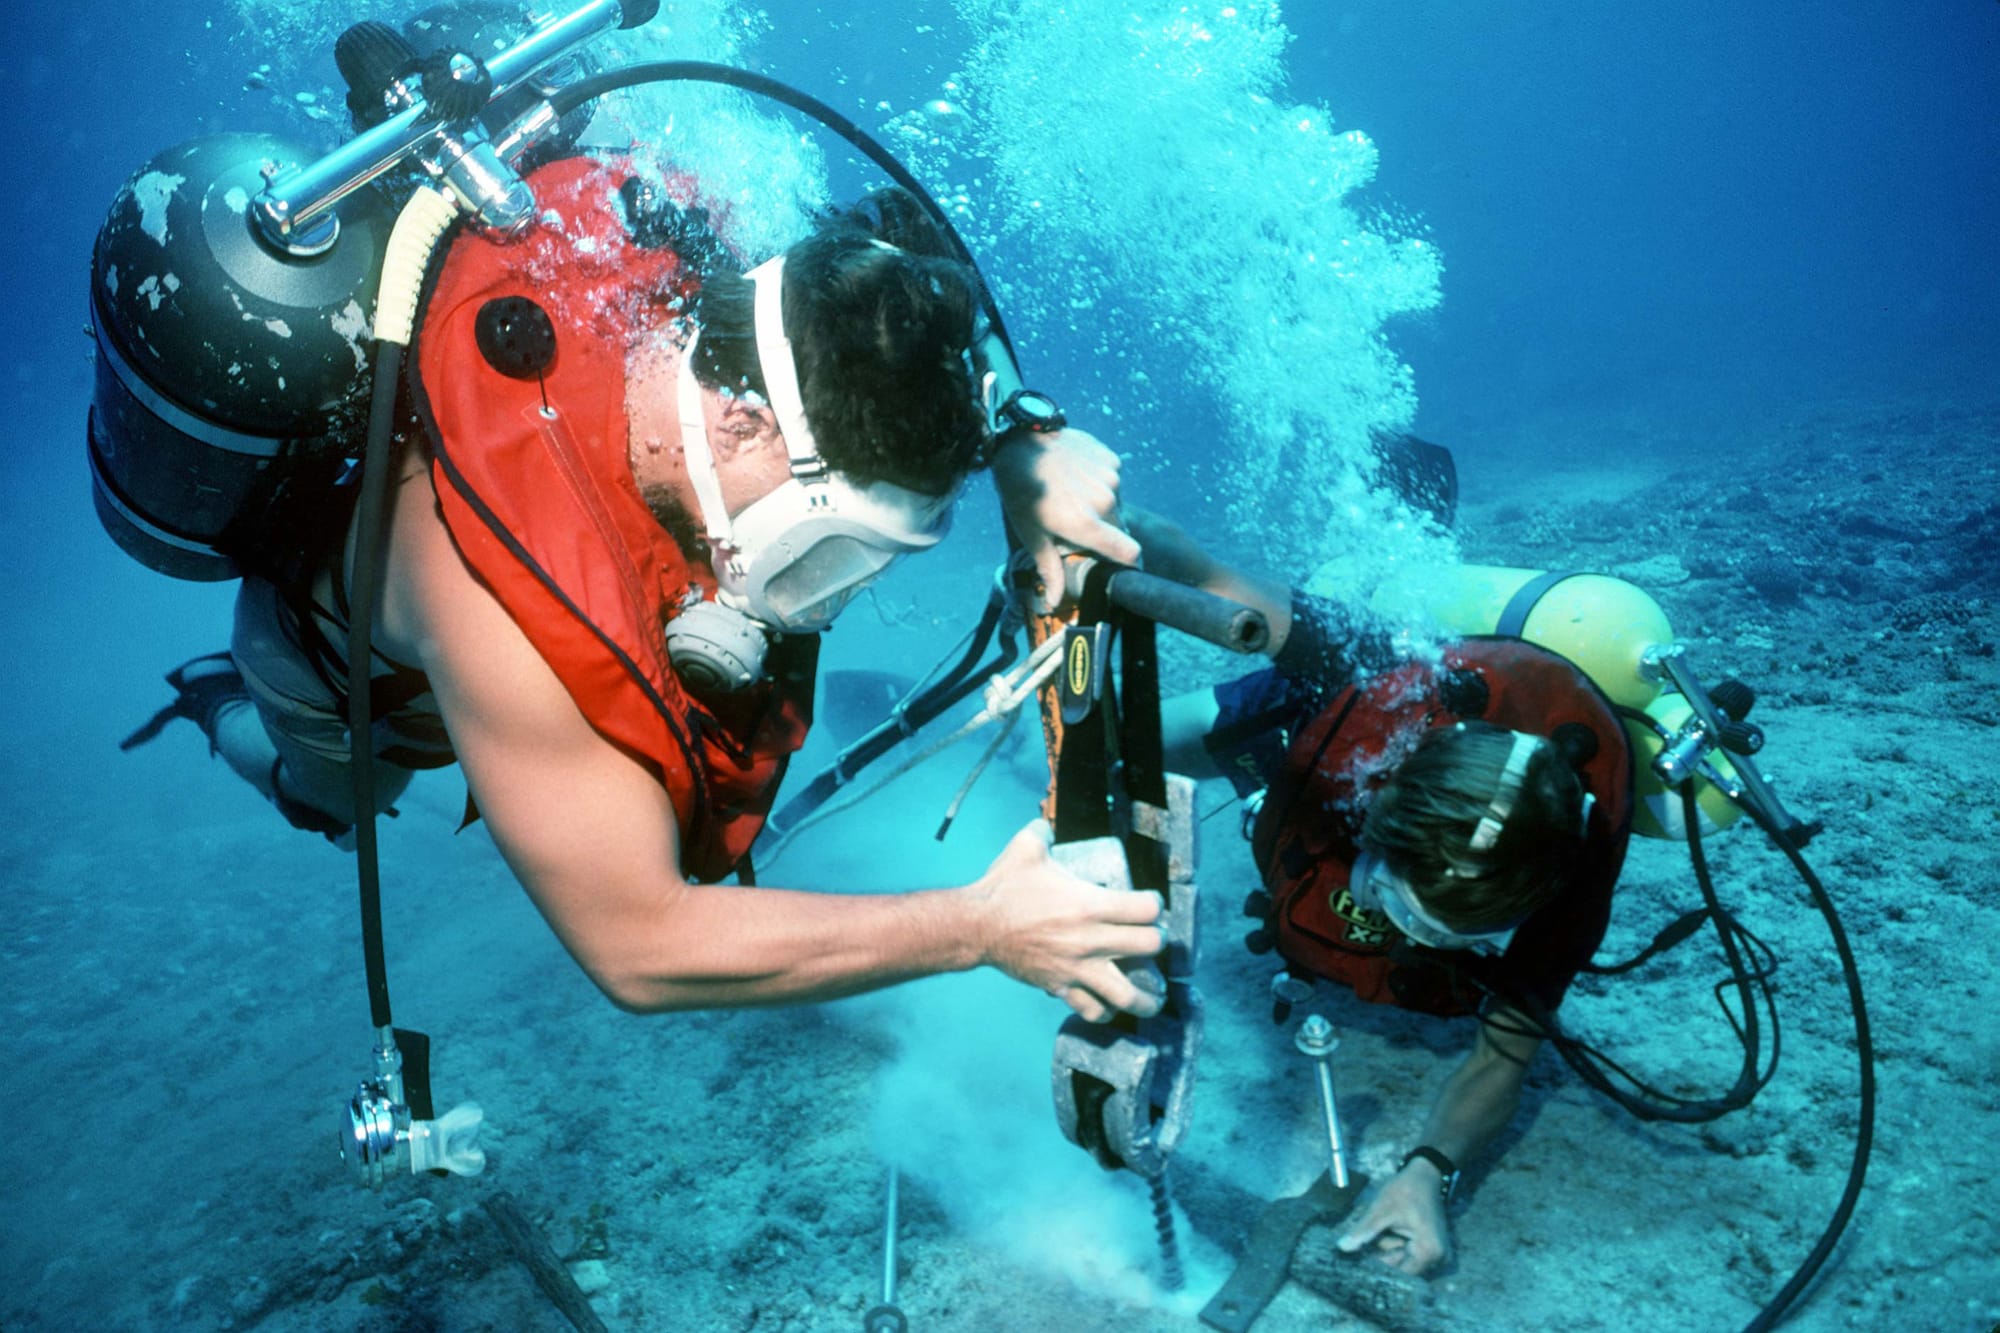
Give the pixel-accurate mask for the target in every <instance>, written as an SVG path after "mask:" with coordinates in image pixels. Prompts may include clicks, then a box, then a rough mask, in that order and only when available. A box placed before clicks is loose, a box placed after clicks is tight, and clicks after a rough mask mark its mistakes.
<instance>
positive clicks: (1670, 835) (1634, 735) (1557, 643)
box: [1373, 565, 1743, 841]
mask: <svg viewBox="0 0 2000 1333" xmlns="http://www.w3.org/2000/svg"><path fill="white" fill-rule="evenodd" d="M1373 602H1374V605H1375V607H1376V609H1377V610H1378V611H1380V610H1385V609H1386V608H1388V607H1395V608H1398V609H1399V610H1400V609H1402V608H1412V607H1413V608H1417V609H1418V610H1420V611H1421V612H1422V613H1423V614H1424V615H1427V616H1428V617H1430V618H1431V619H1432V620H1433V621H1435V622H1436V624H1437V625H1438V626H1439V627H1440V628H1441V629H1443V630H1445V631H1446V632H1448V633H1452V634H1501V635H1507V636H1509V637H1512V638H1519V639H1523V640H1525V641H1527V642H1528V643H1532V644H1534V645H1535V646H1536V647H1538V648H1546V649H1548V650H1549V651H1550V652H1552V653H1557V654H1560V655H1561V656H1563V657H1565V658H1567V659H1568V660H1569V661H1570V662H1572V663H1574V664H1575V665H1576V667H1577V668H1578V669H1579V670H1581V671H1582V672H1583V673H1584V674H1585V675H1587V676H1589V677H1590V679H1591V680H1592V682H1594V683H1595V684H1596V686H1597V688H1599V689H1600V690H1603V691H1604V694H1605V697H1606V698H1608V699H1610V700H1611V702H1612V703H1613V704H1616V705H1618V706H1619V707H1621V708H1626V709H1632V710H1635V711H1637V712H1641V713H1644V714H1645V715H1646V717H1647V718H1649V719H1650V721H1651V725H1649V724H1648V723H1646V722H1641V721H1639V720H1638V719H1636V718H1630V717H1628V718H1626V720H1625V735H1626V738H1627V740H1628V741H1629V742H1630V743H1631V746H1632V759H1633V764H1632V774H1633V787H1634V795H1635V796H1636V797H1637V798H1638V799H1637V800H1636V801H1635V802H1634V804H1633V810H1632V829H1633V831H1634V832H1636V833H1641V834H1644V835H1645V836H1647V837H1649V838H1667V839H1672V840H1674V841H1684V840H1685V839H1686V837H1687V828H1686V824H1685V821H1684V820H1683V818H1682V812H1681V798H1680V795H1679V793H1678V792H1676V791H1673V790H1671V789H1669V788H1668V787H1667V785H1666V784H1665V783H1664V782H1662V781H1661V780H1660V776H1659V774H1658V773H1656V772H1654V770H1653V760H1654V759H1655V758H1656V757H1657V756H1658V755H1659V754H1660V752H1661V750H1662V749H1663V748H1664V742H1663V741H1662V740H1661V734H1660V733H1661V731H1662V730H1663V731H1664V732H1665V733H1666V734H1668V735H1672V734H1674V733H1675V732H1677V731H1679V729H1680V728H1681V726H1682V724H1683V723H1685V722H1686V721H1687V719H1688V717H1689V714H1690V713H1691V712H1692V709H1691V707H1690V705H1689V704H1688V702H1687V700H1686V699H1684V698H1683V697H1682V696H1681V695H1680V694H1679V693H1677V692H1674V691H1668V690H1663V689H1662V688H1661V675H1660V673H1659V672H1658V671H1657V670H1656V669H1654V668H1653V667H1652V666H1651V665H1650V663H1649V661H1648V657H1649V654H1650V653H1652V652H1653V651H1654V650H1655V649H1661V648H1666V647H1667V646H1669V645H1671V644H1672V643H1673V640H1674V632H1673V627H1672V626H1671V625H1669V624H1668V623H1667V616H1666V613H1665V612H1664V611H1662V610H1661V609H1660V604H1659V603H1658V602H1656V601H1654V600H1653V598H1652V596H1651V594H1649V593H1647V592H1646V591H1645V589H1643V588H1640V587H1639V586H1638V585H1636V584H1633V583H1628V582H1626V581H1625V580H1624V579H1619V578H1612V577H1611V576H1610V575H1607V574H1572V573H1567V572H1564V571H1560V570H1555V571H1542V570H1534V569H1510V568H1507V567H1505V566H1500V565H1459V566H1456V567H1452V568H1447V569H1431V570H1426V571H1424V572H1423V573H1422V574H1421V575H1418V574H1414V573H1412V574H1408V575H1403V576H1400V577H1398V578H1394V579H1391V580H1389V581H1388V582H1387V583H1385V584H1384V585H1383V586H1382V587H1381V588H1380V589H1378V590H1377V592H1376V594H1375V597H1374V599H1373ZM1655 728H1659V729H1660V730H1655ZM1708 762H1709V763H1711V764H1713V765H1714V766H1715V768H1716V769H1717V770H1718V771H1720V772H1721V773H1723V775H1724V776H1725V777H1728V778H1731V779H1733V778H1734V777H1735V770H1734V769H1733V767H1732V766H1731V765H1730V763H1729V759H1728V756H1727V755H1726V754H1724V753H1722V752H1721V751H1717V752H1715V753H1714V754H1712V755H1710V756H1709V759H1708ZM1694 781H1695V782H1696V784H1697V786H1696V801H1695V803H1696V806H1697V808H1698V809H1699V810H1700V811H1701V814H1702V828H1701V831H1702V832H1703V833H1713V832H1715V831H1717V830H1719V829H1723V828H1727V827H1728V826H1729V825H1730V824H1732V823H1734V822H1735V821H1736V819H1737V818H1738V817H1739V816H1740V815H1741V814H1742V813H1743V812H1742V810H1741V809H1739V808H1738V807H1737V805H1736V804H1735V802H1733V801H1731V800H1730V799H1729V798H1728V797H1727V796H1725V795H1724V794H1723V793H1722V791H1721V790H1720V789H1719V788H1717V787H1716V786H1715V784H1714V783H1712V782H1710V781H1709V780H1708V779H1707V778H1705V777H1701V776H1697V777H1696V778H1695V779H1694Z"/></svg>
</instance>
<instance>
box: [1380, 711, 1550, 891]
mask: <svg viewBox="0 0 2000 1333" xmlns="http://www.w3.org/2000/svg"><path fill="white" fill-rule="evenodd" d="M1513 748H1514V733H1513V732H1511V731H1508V730H1507V729H1505V728H1504V727H1496V726H1493V725H1491V724H1490V723H1486V722H1466V723H1463V724H1460V725H1458V726H1454V727H1446V728H1440V729H1438V730H1435V731H1431V732H1427V733H1425V735H1424V738H1423V739H1422V740H1421V741H1420V742H1418V744H1417V748H1416V750H1415V751H1414V752H1412V753H1411V755H1410V757H1409V758H1408V759H1405V760H1404V761H1403V762H1402V764H1401V765H1400V766H1398V768H1397V769H1396V772H1395V775H1394V776H1393V777H1391V778H1390V779H1389V782H1388V785H1387V786H1385V787H1383V788H1382V790H1381V791H1380V792H1378V793H1377V794H1376V796H1375V798H1374V800H1373V801H1372V802H1371V803H1370V805H1369V807H1368V817H1367V820H1366V822H1365V823H1364V824H1363V825H1362V829H1361V843H1362V846H1363V847H1365V848H1366V849H1367V850H1369V851H1371V852H1374V853H1375V854H1376V855H1377V856H1380V857H1381V858H1382V859H1383V860H1384V861H1385V862H1386V863H1387V864H1388V866H1389V868H1390V869H1391V870H1393V871H1395V872H1396V873H1397V874H1399V875H1401V876H1402V877H1403V878H1404V879H1406V880H1408V881H1409V884H1410V887H1411V888H1412V889H1414V890H1415V891H1416V894H1417V896H1418V897H1419V898H1420V899H1421V900H1422V901H1423V904H1424V906H1425V908H1426V909H1428V910H1429V911H1430V912H1431V914H1432V915H1434V916H1436V917H1437V918H1438V919H1439V920H1440V921H1442V922H1443V923H1444V924H1446V925H1448V926H1452V927H1455V928H1457V929H1461V930H1497V929H1500V928H1502V927H1504V926H1508V925H1511V924H1513V923H1515V922H1518V921H1520V920H1521V919H1522V918H1523V917H1526V916H1527V915H1529V914H1530V913H1532V912H1534V911H1536V910H1537V909H1539V908H1541V907H1543V906H1544V905H1546V904H1547V903H1549V902H1550V901H1551V900H1553V899H1554V898H1555V897H1556V895H1557V894H1559V893H1561V892H1562V890H1563V889H1564V887H1565V886H1567V885H1568V883H1569V882H1570V879H1571V878H1572V876H1574V874H1575V873H1576V867H1577V862H1578V859H1579V856H1580V854H1581V852H1582V850H1583V837H1582V824H1583V782H1582V780H1581V779H1580V778H1579V777H1578V776H1577V774H1576V771H1575V770H1574V769H1572V768H1571V767H1570V763H1569V760H1568V758H1567V757H1566V756H1565V753H1564V751H1563V748H1562V747H1561V746H1559V745H1555V744H1547V743H1545V744H1543V745H1542V746H1541V747H1540V748H1539V749H1537V750H1536V751H1535V752H1534V753H1533V754H1532V755H1530V756H1529V758H1528V768H1527V772H1526V774H1525V775H1524V776H1523V778H1522V781H1521V789H1520V791H1519V792H1518V793H1517V794H1516V796H1515V798H1514V806H1513V809H1512V810H1511V811H1510V812H1509V813H1508V815H1507V818H1506V820H1505V822H1504V823H1503V824H1502V827H1501V830H1500V836H1499V839H1498V841H1496V842H1495V843H1494V845H1493V846H1492V847H1491V848H1490V849H1488V850H1486V851H1474V850H1472V846H1471V844H1472V837H1473V833H1474V832H1475V831H1476V830H1477V829H1478V827H1479V821H1480V820H1481V819H1482V818H1484V817H1485V815H1486V812H1487V809H1488V807H1490V806H1491V805H1492V803H1493V797H1494V793H1495V792H1496V791H1498V789H1499V786H1500V777H1501V774H1502V773H1503V772H1504V771H1505V770H1506V766H1507V757H1508V755H1509V754H1510V753H1511V752H1512V750H1513Z"/></svg>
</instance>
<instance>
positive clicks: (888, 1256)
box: [882, 1165, 897, 1305]
mask: <svg viewBox="0 0 2000 1333" xmlns="http://www.w3.org/2000/svg"><path fill="white" fill-rule="evenodd" d="M896 1180H897V1173H896V1168H895V1167H894V1166H893V1165H892V1166H891V1167H890V1168H889V1207H888V1215H887V1218H886V1220H885V1221H884V1222H883V1224H882V1304H884V1305H894V1304H895V1303H896Z"/></svg>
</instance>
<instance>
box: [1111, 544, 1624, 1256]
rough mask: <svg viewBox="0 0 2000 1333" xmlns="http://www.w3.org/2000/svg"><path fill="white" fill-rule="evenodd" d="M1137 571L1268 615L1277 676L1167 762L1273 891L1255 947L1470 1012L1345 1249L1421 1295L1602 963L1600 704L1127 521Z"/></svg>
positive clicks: (1382, 999)
mask: <svg viewBox="0 0 2000 1333" xmlns="http://www.w3.org/2000/svg"><path fill="white" fill-rule="evenodd" d="M1127 518H1128V521H1129V522H1130V523H1131V526H1132V529H1133V531H1134V532H1135V534H1136V535H1137V536H1138V537H1139V539H1140V542H1141V544H1142V545H1143V546H1144V548H1145V550H1146V553H1147V567H1148V568H1149V569H1151V570H1153V571H1155V572H1159V573H1162V574H1164V575H1166V576H1167V577H1170V578H1174V579H1176V580H1179V581H1184V582H1187V583H1190V584H1192V585H1194V586H1196V587H1201V588H1205V589H1207V590H1209V591H1212V592H1217V593H1220V594H1222V595H1224V596H1228V597H1231V598H1233V599H1235V600H1238V601H1242V602H1244V603H1245V604H1247V605H1250V606H1254V607H1257V608H1259V609H1261V610H1263V611H1264V613H1265V615H1266V617H1267V618H1268V619H1269V621H1270V625H1271V651H1272V654H1273V659H1274V660H1273V665H1272V666H1271V667H1270V668H1267V669H1265V670H1263V671H1261V672H1258V673H1256V674H1253V675H1250V676H1247V677H1244V678H1242V679H1238V680H1233V681H1229V682H1227V683H1224V684H1221V685H1218V686H1216V687H1215V688H1214V689H1212V690H1209V691H1202V692H1199V693H1196V694H1191V695H1184V696H1181V697H1179V698H1177V699H1174V700H1171V701H1169V702H1168V704H1167V705H1166V708H1165V711H1164V713H1163V717H1162V728H1163V731H1164V733H1165V742H1166V746H1167V751H1168V762H1169V763H1170V764H1171V765H1172V766H1173V767H1174V768H1175V769H1176V770H1177V771H1180V772H1183V773H1187V774H1189V775H1190V776H1194V777H1221V776H1226V777H1228V778H1229V779H1230V780H1231V781H1232V782H1233V783H1234V784H1235V785H1236V787H1237V789H1238V792H1239V794H1241V795H1244V796H1245V797H1254V794H1255V793H1260V792H1261V793H1262V795H1261V802H1260V803H1259V802H1258V801H1257V800H1256V799H1253V806H1254V808H1255V812H1256V813H1255V815H1254V818H1253V816H1251V815H1249V814H1247V813H1246V816H1245V822H1246V829H1247V831H1248V832H1249V835H1250V838H1251V842H1252V849H1253V854H1254V856H1255V859H1256V862H1257V865H1258V868H1259V871H1260V873H1261V874H1262V876H1263V879H1264V883H1265V885H1266V890H1265V891H1264V892H1263V893H1261V894H1259V895H1256V896H1255V897H1254V898H1253V900H1252V904H1251V906H1250V907H1249V908H1246V910H1247V911H1251V912H1253V913H1254V914H1256V915H1259V916H1261V917H1263V918H1264V924H1263V926H1262V927H1261V928H1260V929H1259V930H1258V931H1257V932H1256V933H1254V934H1253V936H1252V938H1251V947H1252V948H1253V949H1255V950H1258V951H1260V952H1262V951H1266V950H1269V949H1271V948H1275V949H1276V951H1277V952H1278V953H1279V955H1280V956H1281V957H1282V958H1283V959H1284V960H1285V963H1286V966H1287V968H1288V969H1289V977H1290V978H1292V979H1294V981H1293V984H1295V985H1297V986H1298V987H1299V989H1300V991H1301V992H1302V991H1303V990H1304V989H1306V988H1308V987H1309V986H1310V984H1311V983H1312V982H1313V981H1315V980H1326V981H1331V982H1333V983H1335V984H1337V985H1340V986H1344V987H1346V988H1349V989H1351V990H1353V991H1354V993H1355V994H1356V995H1357V996H1358V997H1359V998H1361V999H1363V1000H1366V1001H1370V1002H1374V1003H1382V1004H1393V1005H1397V1006H1399V1007H1402V1008H1405V1009H1410V1010H1414V1011H1418V1012H1423V1013H1430V1014H1437V1015H1441V1016H1460V1015H1473V1014H1476V1015H1477V1016H1478V1018H1479V1026H1478V1030H1477V1032H1476V1034H1475V1037H1474V1041H1473V1046H1472V1050H1471V1052H1470V1053H1469V1054H1468V1055H1467V1056H1466V1058H1465V1059H1464V1061H1463V1062H1462V1063H1461V1064H1460V1065H1459V1067H1458V1068H1457V1069H1456V1070H1454V1071H1453V1072H1452V1074H1451V1075H1450V1076H1449V1077H1448V1078H1447V1079H1446V1081H1445V1083H1444V1085H1443V1087H1442V1088H1441V1089H1440V1090H1439V1092H1438V1094H1437V1096H1436V1099H1435V1101H1434V1102H1433V1104H1432V1107H1431V1110H1430V1113H1429V1116H1428V1118H1427V1120H1426V1122H1425V1124H1424V1128H1423V1132H1422V1135H1421V1137H1420V1138H1419V1140H1418V1142H1417V1143H1416V1145H1414V1146H1413V1147H1412V1148H1411V1149H1410V1150H1409V1151H1408V1152H1407V1153H1406V1154H1405V1155H1404V1156H1403V1158H1402V1163H1401V1167H1400V1169H1399V1170H1398V1171H1397V1173H1396V1174H1395V1175H1394V1176H1393V1177H1391V1178H1390V1179H1389V1180H1387V1181H1386V1182H1384V1183H1383V1184H1382V1187H1381V1189H1380V1190H1379V1191H1378V1192H1377V1193H1376V1194H1375V1196H1374V1197H1373V1198H1372V1200H1370V1201H1369V1203H1368V1204H1367V1205H1366V1206H1365V1207H1364V1208H1362V1209H1361V1210H1360V1211H1359V1212H1358V1214H1357V1215H1355V1216H1354V1217H1353V1218H1351V1219H1350V1220H1349V1222H1348V1223H1347V1225H1346V1228H1345V1231H1344V1233H1343V1235H1342V1237H1341V1239H1340V1241H1339V1245H1340V1247H1341V1248H1342V1249H1343V1250H1347V1251H1350V1252H1353V1251H1360V1250H1364V1249H1373V1250H1374V1251H1375V1252H1376V1253H1377V1254H1378V1256H1379V1257H1380V1258H1381V1259H1382V1261H1383V1262H1385V1263H1387V1264H1388V1265H1390V1266H1391V1267H1393V1268H1397V1269H1399V1270H1402V1271H1405V1272H1408V1273H1411V1274H1421V1273H1424V1272H1426V1271H1428V1270H1430V1269H1431V1268H1433V1267H1434V1266H1435V1265H1436V1264H1437V1263H1439V1262H1440V1261H1441V1260H1442V1259H1444V1258H1445V1257H1446V1256H1447V1255H1448V1254H1449V1252H1450V1229H1449V1224H1448V1221H1447V1216H1446V1206H1447V1204H1448V1203H1449V1202H1450V1201H1451V1198H1452V1195H1453V1192H1454V1190H1455V1189H1456V1186H1457V1184H1458V1179H1459V1175H1460V1172H1461V1171H1462V1169H1463V1168H1464V1166H1465V1165H1466V1164H1467V1163H1469V1162H1471V1161H1473V1160H1475V1159H1476V1158H1478V1156H1479V1155H1480V1154H1481V1153H1482V1152H1483V1151H1484V1150H1485V1149H1486V1148H1487V1146H1488V1145H1489V1144H1490V1143H1491V1141H1492V1140H1493V1138H1494V1136H1495V1135H1497V1134H1498V1133H1499V1132H1500V1131H1501V1130H1502V1129H1503V1128H1504V1127H1505V1126H1506V1124H1507V1123H1508V1121H1509V1120H1510V1119H1511V1118H1512V1116H1513V1114H1514V1111H1515V1108H1516V1106H1517V1105H1518V1103H1519V1100H1520V1092H1521V1087H1522V1084H1523V1081H1524V1080H1525V1078H1526V1074H1527V1069H1528V1066H1529V1063H1530V1062H1531V1061H1532V1059H1533V1058H1534V1056H1535V1054H1536V1052H1537V1050H1538V1049H1539V1048H1540V1046H1541V1045H1542V1043H1543V1039H1544V1035H1545V1028H1544V1025H1543V1021H1542V1020H1543V1017H1545V1016H1546V1015H1549V1014H1552V1013H1553V1011H1554V1010H1555V1009H1556V1007H1557V1006H1558V1005H1559V1004H1561V1002H1562V999H1563V995H1564V993H1565V991H1566V990H1567V989H1568V987H1569V985H1570V983H1571V982H1572V981H1573V980H1574V979H1575V977H1576V975H1577V974H1578V972H1579V971H1581V970H1582V969H1583V968H1584V967H1585V966H1586V965H1587V964H1588V963H1589V962H1590V959H1591V956H1592V954H1593V953H1594V952H1595V951H1596V949H1597V947H1598V945H1599V944H1600V943H1601V942H1602V940H1603V937H1604V933H1605V930H1606V927H1607V926H1608V924H1609V921H1610V908H1611V892H1612V887H1613V885H1614V884H1615V882H1616V880H1617V877H1618V871H1619V868H1620V866H1621V865H1622V863H1623V860H1624V855H1625V848H1626V842H1627V840H1628V838H1629V836H1630V833H1631V831H1632V809H1633V774H1632V760H1631V754H1630V751H1629V748H1628V746H1627V743H1626V740H1625V734H1624V731H1623V727H1622V725H1621V723H1620V721H1619V718H1618V716H1617V714H1616V712H1615V711H1614V708H1613V705H1612V703H1611V701H1610V700H1608V699H1607V698H1606V697H1605V696H1604V693H1603V692H1602V691H1601V690H1600V689H1599V688H1598V687H1597V686H1596V685H1595V684H1593V683H1592V680H1591V678H1590V677H1589V676H1587V675H1585V674H1584V672H1583V671H1581V670H1580V669H1578V668H1577V667H1576V666H1575V665H1573V664H1572V663H1571V662H1569V661H1568V660H1567V659H1565V658H1564V657H1562V656H1559V655H1558V654H1556V653H1553V652H1550V651H1548V650H1546V649H1544V648H1540V647H1537V646H1536V645H1534V644H1532V643H1528V642H1525V641H1522V640H1520V639H1516V638H1509V637H1500V636H1473V637H1468V638H1466V639H1463V640H1459V641H1455V642H1450V643H1447V644H1445V645H1444V646H1443V648H1442V650H1441V651H1440V652H1437V653H1435V654H1431V655H1428V656H1426V655H1422V654H1419V653H1417V652H1415V651H1414V650H1413V649H1412V648H1411V647H1410V646H1409V645H1407V644H1398V643H1396V642H1393V641H1391V639H1390V638H1389V637H1388V636H1387V635H1385V634H1384V633H1382V632H1380V631H1376V630H1368V629H1364V628H1363V627H1362V623H1363V622H1362V618H1361V617H1359V616H1357V615H1355V614H1354V613H1352V612H1351V611H1350V610H1349V609H1348V608H1346V607H1343V606H1342V605H1340V604H1339V603H1336V602H1332V601H1329V600H1326V599H1323V598H1318V597H1315V596H1312V595H1310V594H1307V593H1304V592H1299V591H1291V590H1287V589H1285V588H1283V587H1282V586H1279V585H1277V584H1275V583H1271V582H1269V581H1267V580H1264V579H1261V578H1257V577H1253V576H1250V575H1246V574H1244V573H1242V572H1239V571H1237V570H1234V569H1231V568H1229V567H1227V566H1224V565H1222V564H1220V563H1219V562H1217V561H1215V560H1214V559H1212V558H1211V557H1210V556H1209V555H1208V554H1207V553H1206V552H1205V551H1203V550H1202V549H1201V548H1200V547H1199V546H1198V545H1197V544H1196V543H1195V542H1194V541H1193V540H1192V539H1191V538H1190V537H1189V536H1188V535H1187V534H1186V533H1185V532H1183V531H1182V530H1180V529H1179V528H1177V527H1175V526H1174V525H1173V524H1171V523H1170V522H1168V521H1166V520H1164V519H1161V518H1159V517H1158V516H1156V515H1152V514H1148V513H1144V512H1142V511H1137V510H1133V509H1130V508H1128V510H1127Z"/></svg>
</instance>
